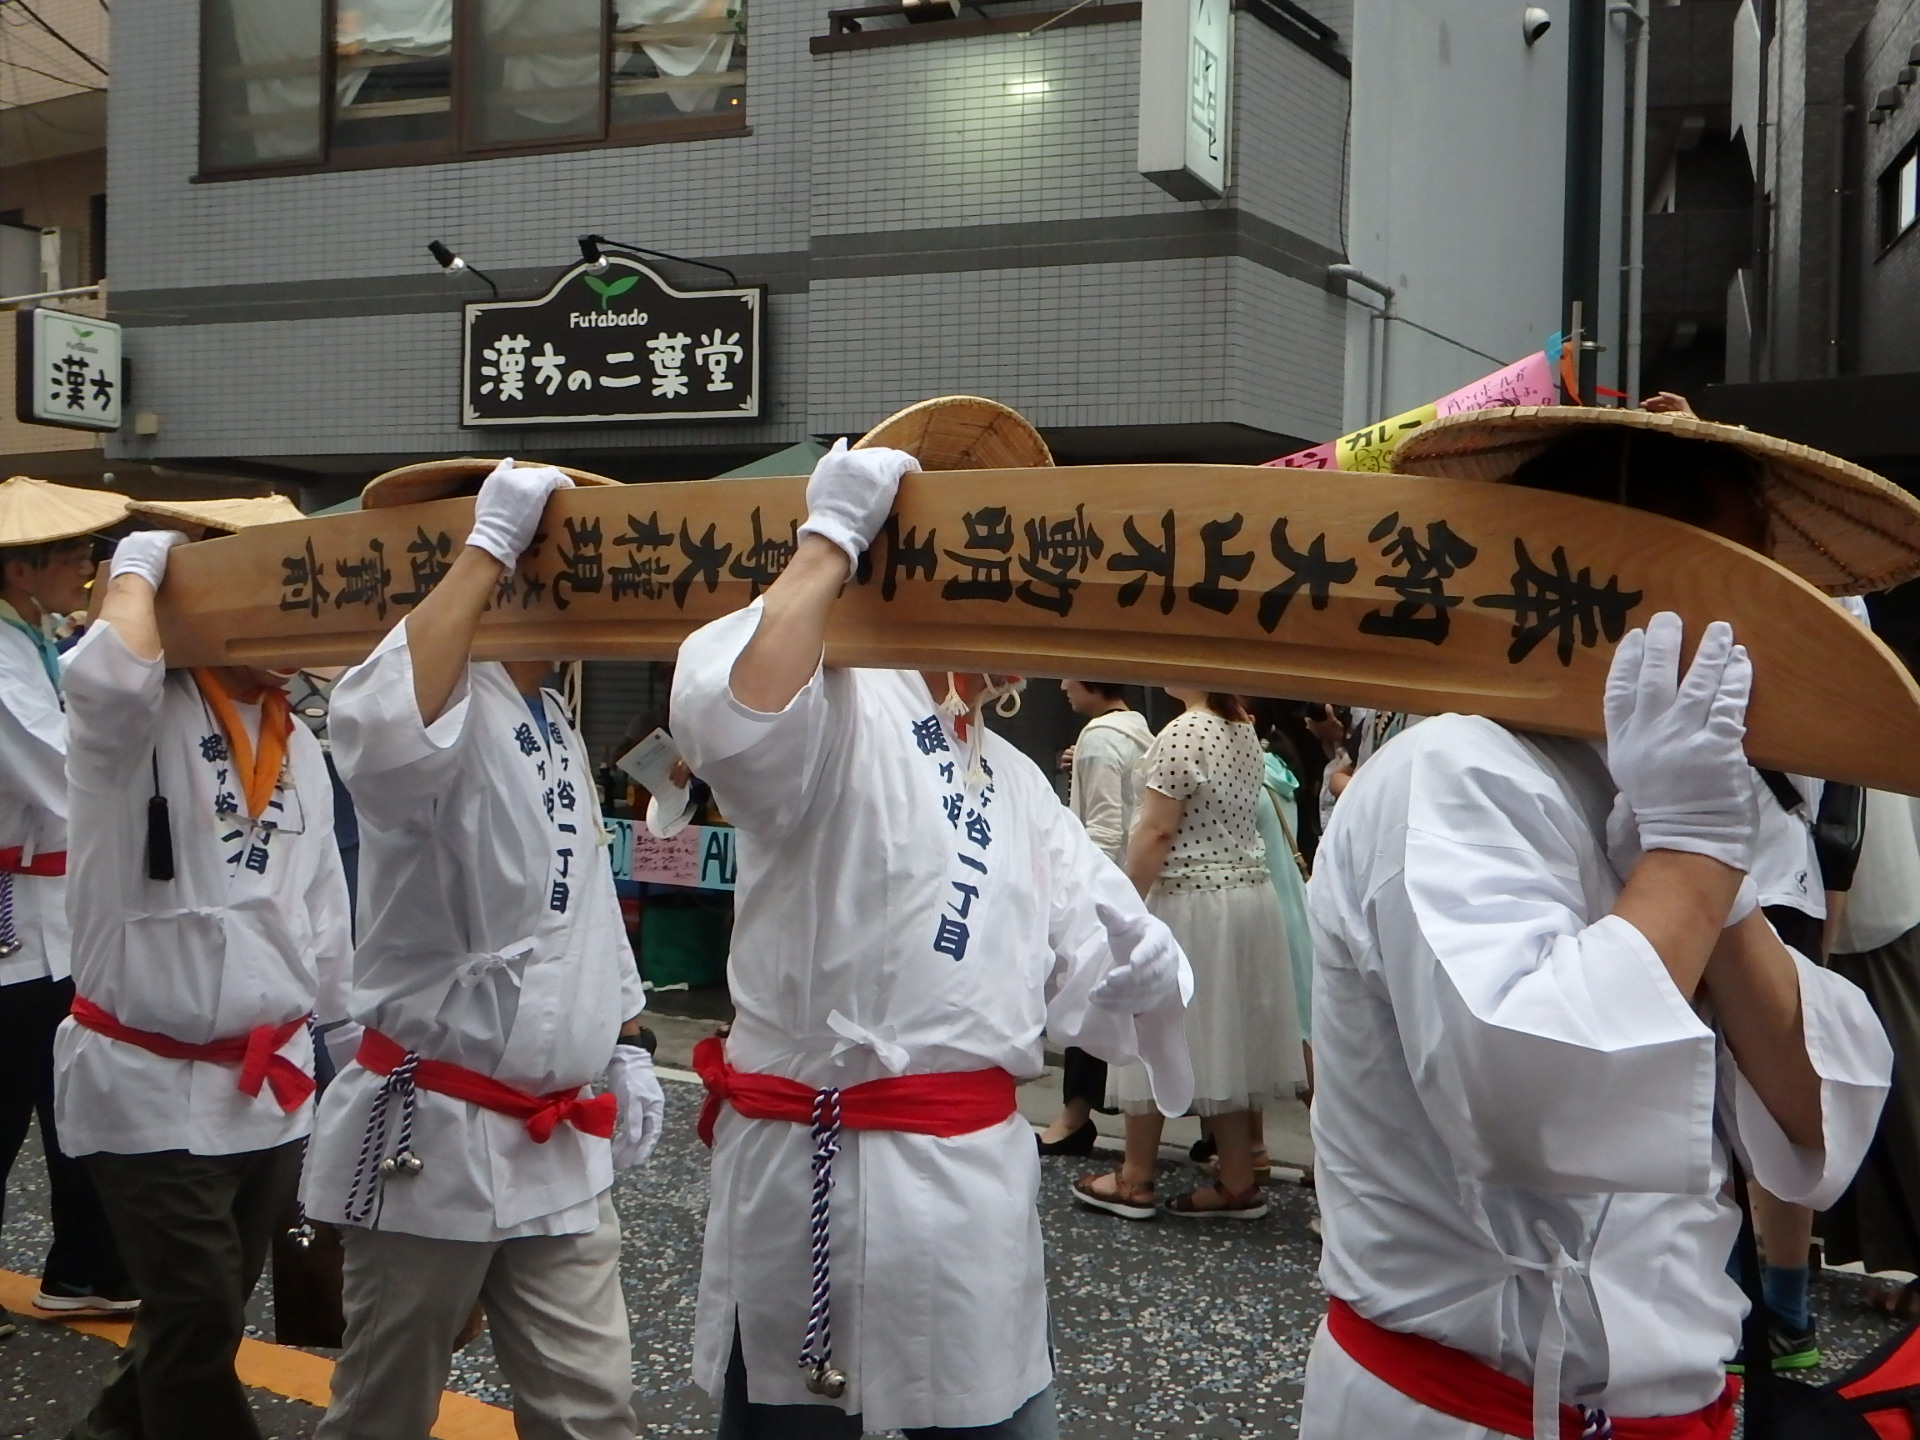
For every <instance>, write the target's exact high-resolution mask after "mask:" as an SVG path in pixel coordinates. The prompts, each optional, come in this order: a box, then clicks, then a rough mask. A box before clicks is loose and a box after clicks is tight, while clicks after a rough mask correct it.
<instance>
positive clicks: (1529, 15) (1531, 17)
mask: <svg viewBox="0 0 1920 1440" xmlns="http://www.w3.org/2000/svg"><path fill="white" fill-rule="evenodd" d="M1552 28H1553V16H1551V15H1549V14H1548V13H1547V12H1546V9H1545V7H1544V6H1540V5H1529V6H1527V8H1526V9H1525V10H1523V11H1521V12H1520V30H1521V33H1522V34H1523V35H1525V36H1526V37H1527V44H1529V45H1537V44H1538V43H1539V42H1540V37H1541V36H1542V35H1545V34H1546V33H1547V31H1549V30H1551V29H1552Z"/></svg>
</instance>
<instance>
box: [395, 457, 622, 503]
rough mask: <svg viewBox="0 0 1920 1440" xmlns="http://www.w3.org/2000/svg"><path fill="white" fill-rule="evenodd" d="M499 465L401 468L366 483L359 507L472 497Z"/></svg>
mask: <svg viewBox="0 0 1920 1440" xmlns="http://www.w3.org/2000/svg"><path fill="white" fill-rule="evenodd" d="M499 463H500V462H499V461H498V460H497V459H496V460H483V459H481V458H479V457H478V456H474V455H463V456H461V457H459V458H458V459H455V460H422V461H421V462H420V463H419V464H417V465H402V466H401V467H400V468H399V469H398V470H389V471H387V473H386V474H384V475H376V476H374V477H373V479H371V480H369V481H368V482H367V488H366V489H364V490H362V491H361V492H360V505H361V508H362V509H366V510H386V509H390V508H392V507H393V506H395V505H415V504H418V503H419V502H421V501H423V500H446V499H449V498H451V497H452V496H455V495H472V494H474V493H476V492H477V491H478V490H479V489H480V482H481V481H482V480H485V479H486V478H487V476H489V475H491V474H492V473H493V467H494V466H496V465H498V464H499ZM539 464H540V462H539V461H537V460H529V461H526V462H524V463H516V464H515V466H514V469H516V470H527V469H532V468H534V467H535V466H537V465H539ZM551 468H553V469H555V470H558V471H559V472H560V473H561V474H562V475H564V476H566V477H567V478H568V479H569V480H571V481H573V483H574V484H576V485H618V484H619V483H620V482H619V481H618V480H609V479H608V478H607V477H606V476H604V475H596V474H594V473H593V472H592V471H591V470H576V469H574V468H573V467H572V466H571V465H555V466H553V467H551Z"/></svg>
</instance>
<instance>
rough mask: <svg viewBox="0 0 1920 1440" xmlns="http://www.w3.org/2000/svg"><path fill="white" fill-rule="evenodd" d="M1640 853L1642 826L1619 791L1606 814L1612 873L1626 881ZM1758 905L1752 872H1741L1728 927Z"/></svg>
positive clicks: (1747, 914) (1732, 925)
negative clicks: (1610, 809)
mask: <svg viewBox="0 0 1920 1440" xmlns="http://www.w3.org/2000/svg"><path fill="white" fill-rule="evenodd" d="M1641 853H1642V852H1641V849H1640V826H1639V824H1638V822H1636V821H1635V820H1634V818H1633V807H1632V806H1631V805H1629V804H1628V803H1627V797H1626V796H1624V795H1616V796H1614V797H1613V813H1612V814H1610V815H1608V816H1607V859H1608V861H1609V862H1611V863H1612V865H1613V873H1614V874H1616V875H1618V876H1619V877H1620V878H1621V880H1623V881H1624V880H1625V879H1626V878H1627V877H1628V876H1629V875H1631V874H1633V867H1634V866H1636V865H1638V864H1639V863H1640V856H1641ZM1759 908H1760V891H1759V888H1758V887H1757V886H1756V885H1755V884H1754V883H1753V877H1752V876H1751V875H1742V876H1741V877H1740V888H1739V889H1738V890H1737V891H1735V892H1734V896H1733V908H1732V909H1730V910H1729V911H1727V923H1726V928H1727V929H1729V930H1731V929H1732V928H1733V927H1734V926H1735V925H1738V924H1739V923H1740V922H1741V921H1742V920H1744V919H1746V918H1747V917H1748V916H1749V915H1751V914H1752V913H1753V912H1754V911H1756V910H1758V909H1759Z"/></svg>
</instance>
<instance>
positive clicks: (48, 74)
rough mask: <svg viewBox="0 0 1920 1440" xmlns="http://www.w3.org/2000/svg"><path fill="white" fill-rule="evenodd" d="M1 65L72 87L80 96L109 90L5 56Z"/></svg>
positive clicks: (0, 59)
mask: <svg viewBox="0 0 1920 1440" xmlns="http://www.w3.org/2000/svg"><path fill="white" fill-rule="evenodd" d="M0 65H6V66H10V67H11V68H13V69H15V70H24V71H26V72H27V73H28V74H29V75H38V76H39V77H40V78H41V79H43V80H53V81H56V82H58V83H59V84H61V85H71V86H72V87H73V89H74V93H75V94H78V95H90V94H94V93H96V92H99V91H104V90H105V89H106V88H107V87H106V86H104V85H83V84H82V83H81V82H80V81H78V80H70V79H68V78H67V77H66V76H65V75H56V74H54V73H53V72H52V71H51V70H42V69H40V68H39V67H38V66H35V65H29V64H27V63H26V62H25V61H21V60H9V59H7V58H6V57H5V56H4V55H0ZM62 98H64V97H62Z"/></svg>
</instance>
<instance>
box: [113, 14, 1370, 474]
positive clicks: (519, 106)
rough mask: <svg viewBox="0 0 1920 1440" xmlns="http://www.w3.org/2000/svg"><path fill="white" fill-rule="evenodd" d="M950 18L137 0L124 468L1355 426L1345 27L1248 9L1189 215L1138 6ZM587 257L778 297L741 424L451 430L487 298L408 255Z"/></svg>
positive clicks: (312, 465) (631, 457) (1096, 442)
mask: <svg viewBox="0 0 1920 1440" xmlns="http://www.w3.org/2000/svg"><path fill="white" fill-rule="evenodd" d="M960 8H961V7H959V6H951V5H948V4H947V3H945V0H941V3H938V4H931V3H914V0H891V3H880V4H868V5H864V6H858V7H852V6H845V5H834V4H830V3H826V0H780V3H770V0H758V3H754V4H752V5H751V6H748V5H747V4H745V3H743V0H618V3H615V4H613V5H610V6H602V5H601V4H600V3H599V0H583V3H576V0H554V3H552V4H544V5H542V6H541V7H538V9H537V11H536V9H535V8H534V7H527V8H525V9H524V10H522V11H521V12H520V16H521V18H520V19H517V20H509V21H503V22H501V23H500V28H499V30H498V31H489V32H486V33H481V32H478V31H476V32H475V33H472V34H469V33H467V32H466V30H465V29H464V28H462V27H464V26H465V24H466V21H465V19H464V17H465V16H466V15H467V13H468V12H467V10H466V9H465V8H464V7H454V9H453V11H452V13H453V14H454V15H455V16H459V17H463V18H461V19H460V20H459V21H457V22H455V23H454V24H453V26H452V28H451V29H449V25H448V22H447V20H446V19H445V17H446V16H447V15H448V13H449V12H448V8H447V7H446V6H445V5H443V4H442V5H436V4H433V3H429V0H420V3H408V0H385V3H383V4H380V5H377V6H363V7H352V8H350V7H348V6H346V5H344V4H339V5H328V4H326V3H324V0H149V3H145V4H142V5H140V6H138V7H127V8H126V9H125V10H124V11H123V12H122V13H120V14H118V15H117V16H116V28H115V34H114V48H115V51H116V53H118V54H121V55H126V56H134V55H137V56H138V57H139V63H138V65H137V66H134V67H132V68H131V69H130V70H129V72H128V73H129V74H130V75H131V76H132V79H131V80H130V81H129V82H125V83H123V84H122V85H121V86H120V87H118V88H116V90H115V91H114V93H113V97H112V114H113V127H112V128H113V144H112V149H111V159H110V174H111V179H112V184H113V193H114V195H115V197H116V198H115V204H114V211H113V227H114V228H113V243H114V253H115V256H116V258H117V261H118V268H117V273H116V276H115V286H114V291H113V313H114V316H115V318H117V319H119V320H120V321H121V322H122V323H124V324H125V325H126V326H127V327H128V332H127V337H126V338H127V346H128V351H129V354H130V355H131V357H132V363H133V373H134V377H135V379H134V389H133V392H132V396H131V399H132V406H133V410H134V411H135V412H136V413H137V415H138V416H139V417H140V419H139V423H138V424H137V425H136V426H134V427H132V428H131V429H130V430H127V431H123V432H122V433H121V434H120V435H118V436H116V437H115V439H114V440H113V441H112V442H111V446H112V450H113V453H114V454H115V455H117V456H124V457H127V458H130V459H138V460H145V461H155V462H159V463H162V464H167V465H205V466H215V465H218V466H219V467H221V468H224V469H227V470H229V471H232V472H236V473H247V472H250V473H254V474H258V475H262V476H271V477H273V478H276V479H281V480H288V481H298V482H299V483H300V484H301V485H303V486H304V487H305V490H306V498H307V499H308V501H309V503H314V502H319V501H323V500H333V499H337V498H339V497H341V496H343V495H345V494H348V493H350V492H352V491H353V490H356V489H357V488H358V487H359V485H360V484H361V483H362V482H364V480H365V479H366V478H367V477H368V476H369V475H371V474H373V473H375V472H376V471H377V470H379V469H382V468H384V467H386V466H388V465H391V464H395V463H400V462H403V461H405V460H408V459H412V458H418V457H421V456H432V455H444V454H449V453H460V452H463V451H474V450H480V451H482V452H495V451H503V452H512V453H515V454H526V455H540V456H552V457H554V458H566V459H569V460H571V461H574V462H576V463H580V464H583V465H588V466H593V467H597V468H601V469H603V470H605V471H607V472H608V473H611V474H614V475H617V476H620V477H622V478H627V479H639V478H644V477H651V476H659V477H691V476H705V475H712V474H715V473H719V472H722V471H725V470H727V469H728V468H730V467H732V466H736V465H738V464H740V463H742V462H744V461H750V460H752V459H753V458H755V457H757V456H764V455H766V454H768V453H770V452H772V451H775V450H778V449H780V448H781V447H783V446H786V445H790V444H792V443H794V442H796V441H800V440H802V439H805V438H807V437H809V436H816V435H829V434H835V433H841V432H858V431H860V430H861V429H863V428H865V427H866V426H868V425H870V424H872V423H873V422H874V421H875V420H877V419H879V418H880V417H881V416H883V415H885V414H887V413H888V412H889V411H891V410H893V409H895V408H897V407H898V406H900V405H902V404H904V403H907V402H910V401H913V400H916V399H919V398H922V397H924V396H928V395H934V394H939V393H943V392H955V391H970V392H976V393H980V394H985V395H990V396H993V397H995V398H998V399H1001V400H1004V401H1006V402H1007V403H1009V404H1012V405H1014V406H1016V407H1018V408H1019V409H1021V410H1022V411H1023V412H1025V413H1026V414H1027V415H1029V416H1030V417H1031V418H1032V419H1033V420H1034V421H1035V422H1036V423H1037V424H1039V425H1040V426H1041V427H1042V429H1043V430H1044V431H1045V432H1046V434H1047V435H1048V438H1049V439H1050V440H1051V441H1052V442H1053V443H1054V445H1055V447H1056V449H1057V450H1058V452H1059V454H1060V455H1061V457H1062V458H1063V459H1074V460H1092V459H1105V458H1121V457H1126V458H1151V457H1164V458H1189V459H1220V460H1225V459H1235V460H1264V459H1268V458H1271V457H1272V456H1274V455H1277V454H1281V453H1283V452H1285V451H1286V450H1288V449H1291V448H1295V447H1297V446H1299V445H1303V444H1309V443H1314V442H1317V441H1319V440H1322V439H1324V438H1326V437H1327V436H1329V435H1331V434H1333V433H1335V432H1336V431H1338V429H1339V428H1340V422H1341V419H1342V363H1343V349H1344V337H1345V326H1346V313H1345V312H1346V309H1347V303H1346V302H1345V301H1344V300H1342V299H1341V298H1340V297H1337V296H1335V295H1333V294H1332V293H1330V291H1329V289H1328V286H1327V282H1326V270H1327V267H1328V266H1329V265H1330V264H1333V263H1335V262H1337V261H1339V260H1340V259H1342V258H1343V256H1342V253H1341V250H1340V243H1341V223H1342V214H1343V203H1344V201H1343V176H1342V167H1343V160H1344V137H1345V124H1346V111H1347V84H1348V81H1347V63H1346V59H1345V55H1344V45H1345V37H1344V35H1343V33H1342V32H1341V31H1340V29H1339V28H1338V27H1339V24H1340V23H1341V21H1342V18H1343V15H1344V7H1343V6H1340V5H1337V4H1332V3H1328V4H1319V5H1308V6H1305V7H1302V6H1300V5H1296V4H1293V3H1290V0H1243V3H1242V4H1241V5H1239V6H1238V7H1236V8H1237V11H1238V13H1237V14H1235V15H1234V16H1233V20H1234V22H1235V30H1236V38H1237V47H1236V58H1235V64H1234V70H1233V74H1232V76H1231V87H1230V91H1229V93H1230V97H1231V99H1230V103H1231V106H1232V110H1231V120H1232V142H1231V144H1232V153H1231V157H1230V165H1231V179H1230V181H1229V183H1228V188H1227V193H1226V195H1225V196H1224V198H1217V199H1210V200H1192V201H1183V200H1179V199H1175V198H1174V197H1173V196H1172V195H1170V194H1168V193H1167V192H1166V191H1165V190H1163V189H1162V188H1160V187H1159V186H1158V185H1156V184H1155V183H1153V182H1152V181H1149V180H1148V179H1146V178H1144V177H1143V176H1142V175H1141V174H1140V172H1139V168H1138V165H1137V163H1136V160H1137V156H1136V145H1137V138H1138V137H1137V128H1138V110H1137V95H1138V89H1139V71H1140V44H1141V42H1140V27H1141V9H1142V7H1141V6H1140V5H1139V4H1133V3H1119V0H1104V3H1097V4H1092V5H1085V6H1078V7H1073V9H1072V12H1071V13H1067V8H1068V7H1066V6H1065V5H1062V4H1060V3H1057V0H1054V3H1033V0H1012V3H996V0H986V3H984V4H981V5H974V4H969V5H967V6H966V7H965V13H964V15H957V14H956V13H955V12H956V11H958V10H960ZM1216 8H1217V7H1216ZM573 12H578V15H577V16H575V17H574V18H573V19H569V18H568V17H569V16H570V15H572V14H573ZM1313 12H1325V13H1324V15H1320V14H1316V13H1313ZM329 16H331V17H332V24H333V26H334V33H333V35H332V36H327V35H325V34H324V33H323V32H324V26H325V24H326V22H327V17H329ZM436 17H439V18H437V19H436ZM926 17H931V18H926ZM436 27H438V28H436ZM456 60H457V63H456ZM323 97H324V99H325V103H324V104H323V103H322V101H323ZM587 232H594V233H599V234H604V235H608V236H613V237H616V238H618V239H621V240H626V241H630V242H633V243H635V244H637V245H640V246H645V247H649V248H651V249H654V250H658V251H666V252H671V253H672V254H674V255H679V256H685V257H689V258H691V259H695V260H702V261H707V262H710V263H712V264H717V265H721V266H724V267H726V268H727V269H728V270H730V271H732V272H733V273H734V274H736V275H737V276H738V277H739V280H740V282H741V283H742V284H743V285H749V286H765V287H766V298H765V312H766V364H765V373H764V376H763V379H764V404H763V406H762V408H761V411H760V414H759V415H758V417H757V418H752V419H742V420H732V419H729V420H725V421H713V420H709V421H700V422H686V423H681V422H669V423H664V424H662V423H632V424H611V425H601V424H564V425H562V424H555V425H539V426H533V425H529V426H525V427H520V426H514V425H508V426H505V427H494V428H491V429H488V430H477V429H473V428H466V427H463V425H462V423H461V419H462V408H461V395H462V383H461V377H462V369H461V308H462V306H463V305H464V304H465V303H466V302H468V301H475V300H480V301H485V300H488V299H490V298H491V297H490V295H489V293H488V291H487V289H486V288H485V285H484V283H483V282H482V281H480V280H479V279H477V278H475V276H474V275H473V274H472V273H471V271H465V272H459V273H456V274H455V275H454V276H452V277H451V278H449V277H448V276H444V275H442V274H441V273H440V271H439V270H438V268H437V267H436V266H435V265H434V263H433V261H432V260H431V259H430V258H429V256H428V253H427V250H426V245H427V242H428V241H430V240H439V241H442V242H444V243H445V244H446V245H447V246H449V247H450V248H451V249H452V250H454V251H457V252H458V254H459V255H460V256H461V257H463V258H464V259H465V260H466V261H467V262H469V264H470V265H471V266H473V267H478V269H479V270H481V271H484V272H486V274H487V275H488V276H489V277H491V279H492V280H493V281H494V282H495V283H497V284H498V286H499V288H500V290H501V293H502V294H503V295H504V296H507V297H509V298H525V297H530V296H536V295H539V294H541V293H542V292H543V291H545V290H546V288H547V287H548V286H549V285H550V284H551V283H552V282H553V281H554V279H555V277H556V276H559V275H561V274H563V273H564V272H565V271H566V270H567V268H568V267H569V266H570V265H573V264H577V263H578V257H577V254H576V251H575V243H574V242H575V237H576V236H577V235H579V234H581V233H587ZM650 263H653V264H654V265H656V266H657V267H658V270H659V273H660V274H661V275H663V276H664V277H666V278H667V279H669V280H670V281H672V282H673V283H675V284H676V285H680V286H690V285H696V284H712V283H714V277H713V276H712V275H711V273H709V272H705V271H702V270H701V269H698V268H694V267H690V266H686V265H679V264H675V263H673V262H672V261H661V260H656V261H652V262H650Z"/></svg>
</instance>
